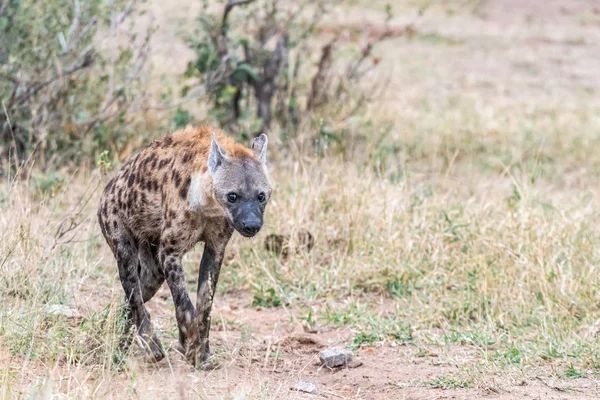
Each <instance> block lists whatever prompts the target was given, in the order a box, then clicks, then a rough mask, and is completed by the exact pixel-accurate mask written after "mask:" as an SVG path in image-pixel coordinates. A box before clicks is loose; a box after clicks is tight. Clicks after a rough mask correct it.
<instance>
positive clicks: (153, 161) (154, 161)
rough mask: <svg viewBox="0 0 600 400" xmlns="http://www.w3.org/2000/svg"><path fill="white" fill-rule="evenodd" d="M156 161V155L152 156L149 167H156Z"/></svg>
mask: <svg viewBox="0 0 600 400" xmlns="http://www.w3.org/2000/svg"><path fill="white" fill-rule="evenodd" d="M157 161H158V159H157V158H156V157H154V158H153V159H152V165H150V167H152V169H155V168H156V162H157Z"/></svg>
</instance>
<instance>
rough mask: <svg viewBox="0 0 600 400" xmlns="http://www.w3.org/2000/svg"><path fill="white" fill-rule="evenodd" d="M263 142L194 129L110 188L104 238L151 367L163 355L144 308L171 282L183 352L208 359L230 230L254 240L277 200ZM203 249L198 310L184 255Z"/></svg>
mask: <svg viewBox="0 0 600 400" xmlns="http://www.w3.org/2000/svg"><path fill="white" fill-rule="evenodd" d="M266 151H267V136H266V135H264V134H262V135H260V136H258V137H257V138H256V139H254V141H253V143H252V148H251V149H247V148H246V147H244V146H242V145H240V144H237V143H235V142H234V141H233V140H232V139H231V138H229V137H227V136H225V135H224V134H223V133H222V132H220V131H219V130H216V129H212V128H209V127H200V128H191V127H188V128H186V129H184V130H180V131H177V132H174V133H172V134H171V135H168V136H166V137H163V138H161V139H157V140H155V141H154V142H153V143H152V144H151V145H149V146H148V147H146V148H145V149H143V150H142V151H141V152H140V153H139V154H137V155H136V156H134V157H132V158H131V160H129V161H128V162H127V163H126V164H125V165H124V166H123V168H122V169H121V170H120V171H119V172H118V174H117V175H116V176H115V177H114V178H113V179H112V180H111V181H110V182H109V183H108V185H107V186H106V188H105V189H104V193H103V195H102V198H101V201H100V208H99V210H98V220H99V222H100V227H101V229H102V233H103V234H104V237H105V238H106V241H107V242H108V245H109V246H110V248H111V250H112V252H113V254H114V255H115V258H116V259H117V265H118V268H119V277H120V279H121V283H122V285H123V289H124V290H125V296H126V300H127V302H128V305H129V310H130V316H131V318H133V322H134V323H135V325H136V327H137V331H138V333H139V335H140V336H141V338H142V339H144V341H145V343H146V344H147V346H148V349H149V355H150V357H151V358H152V359H154V360H161V359H162V358H163V357H164V353H163V350H162V347H161V344H160V342H159V340H158V338H157V336H156V334H155V333H154V331H153V327H152V323H151V322H150V314H149V313H148V310H146V307H145V306H144V303H145V302H147V301H148V300H150V299H151V298H152V297H153V296H154V295H155V294H156V292H157V291H158V289H159V287H160V286H161V285H162V283H163V282H164V281H165V279H166V281H167V284H168V285H169V289H170V290H171V294H172V296H173V301H174V303H175V315H176V318H177V326H178V328H179V344H180V350H181V351H182V352H183V353H184V354H185V356H186V358H187V359H188V360H190V361H191V362H192V363H193V364H194V365H196V366H200V365H202V364H203V363H204V362H205V361H206V360H207V359H208V356H209V355H210V352H209V343H208V334H209V329H210V310H211V307H212V301H213V296H214V294H215V287H216V285H217V280H218V279H219V271H220V268H221V262H222V261H223V255H224V252H225V247H226V246H227V243H228V242H229V239H230V238H231V235H232V234H233V232H234V230H237V231H238V232H239V233H240V234H242V235H243V236H246V237H252V236H254V235H256V234H257V233H258V231H259V230H260V229H261V227H262V224H263V214H264V211H265V207H266V205H267V202H268V201H269V198H270V197H271V184H270V181H269V174H268V172H267V167H266ZM198 242H204V244H205V246H204V254H203V255H202V260H201V262H200V273H199V276H198V292H197V300H196V307H194V306H193V305H192V302H191V300H190V297H189V296H188V293H187V290H186V286H185V278H184V274H183V269H182V267H181V258H182V257H183V255H184V254H185V253H186V252H188V251H189V250H190V249H191V248H192V247H193V246H194V245H195V244H196V243H198Z"/></svg>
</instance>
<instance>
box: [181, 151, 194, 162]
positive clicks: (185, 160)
mask: <svg viewBox="0 0 600 400" xmlns="http://www.w3.org/2000/svg"><path fill="white" fill-rule="evenodd" d="M191 159H192V153H190V152H186V153H185V155H184V156H183V162H184V163H187V162H189V161H190V160H191Z"/></svg>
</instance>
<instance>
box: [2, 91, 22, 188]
mask: <svg viewBox="0 0 600 400" xmlns="http://www.w3.org/2000/svg"><path fill="white" fill-rule="evenodd" d="M2 109H3V110H4V116H5V117H6V122H7V123H8V130H9V131H10V136H11V139H12V146H13V151H14V152H15V157H14V158H15V176H14V179H17V176H18V174H19V168H20V165H19V152H18V151H17V141H16V139H15V133H14V131H13V128H12V124H11V122H10V117H9V116H8V110H7V109H6V104H4V101H3V102H2ZM9 171H10V161H9ZM9 181H10V172H9Z"/></svg>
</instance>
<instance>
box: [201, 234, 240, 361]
mask: <svg viewBox="0 0 600 400" xmlns="http://www.w3.org/2000/svg"><path fill="white" fill-rule="evenodd" d="M231 233H232V231H231V230H230V229H228V228H227V229H226V231H225V232H222V233H221V234H219V235H216V236H217V237H216V238H215V239H216V240H211V241H207V242H206V243H205V246H204V254H202V260H201V261H200V271H199V274H198V293H197V294H198V296H197V298H196V310H197V312H198V332H199V335H200V339H199V340H200V349H199V352H198V353H197V354H196V365H197V366H199V365H202V364H204V363H206V361H207V360H208V358H209V357H210V344H209V340H208V336H209V333H210V323H211V317H210V312H211V309H212V304H213V299H214V296H215V290H216V288H217V282H218V280H219V272H220V271H221V264H222V263H223V257H224V255H225V247H226V246H227V242H229V238H230V237H231Z"/></svg>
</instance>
